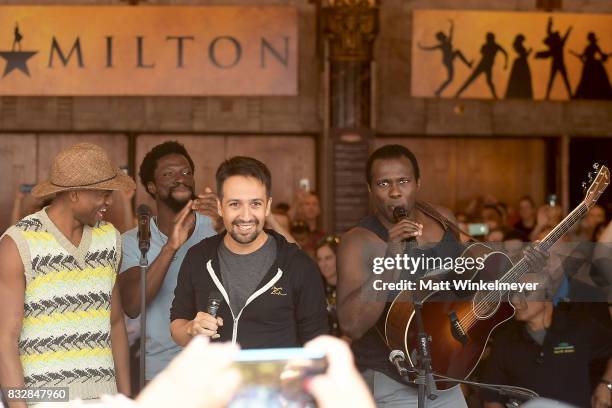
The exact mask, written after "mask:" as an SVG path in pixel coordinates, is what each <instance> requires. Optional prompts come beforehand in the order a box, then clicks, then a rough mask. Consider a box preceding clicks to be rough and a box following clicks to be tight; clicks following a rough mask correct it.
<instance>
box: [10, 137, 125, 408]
mask: <svg viewBox="0 0 612 408" xmlns="http://www.w3.org/2000/svg"><path fill="white" fill-rule="evenodd" d="M134 188H135V184H134V181H133V180H132V179H131V178H130V177H129V176H127V175H125V174H124V173H123V172H122V171H121V170H120V169H119V168H118V167H116V166H115V165H114V164H113V163H112V162H111V160H110V159H109V157H108V156H107V154H106V152H105V151H104V150H103V149H102V148H100V147H99V146H96V145H93V144H89V143H82V144H77V145H74V146H72V147H70V148H68V149H66V150H63V151H62V152H60V153H59V154H58V155H57V157H56V158H55V160H54V162H53V166H52V168H51V176H50V178H49V180H47V181H44V182H42V183H40V184H38V185H37V186H35V187H34V189H33V190H32V195H33V196H34V197H38V198H43V197H48V196H52V195H54V196H55V197H54V199H53V202H52V204H51V205H50V206H48V207H45V208H43V209H42V210H40V211H39V212H37V213H34V214H32V215H29V216H27V217H25V218H23V219H22V220H20V221H19V222H18V223H17V224H15V225H14V226H12V227H10V228H9V229H8V230H7V231H6V232H5V233H4V235H3V236H2V237H1V239H0V259H2V268H1V269H0V309H1V310H2V313H1V314H0V384H1V385H2V387H3V389H4V392H5V396H6V395H8V396H9V397H10V396H11V395H10V394H12V396H13V397H14V396H15V393H14V392H12V393H10V394H9V392H8V391H7V388H8V389H13V388H15V389H21V390H23V389H28V390H34V391H36V390H40V389H42V388H43V387H67V394H68V397H69V399H76V398H80V399H83V400H88V399H97V398H100V396H101V395H103V394H114V393H116V392H117V391H119V392H121V393H124V394H127V395H129V394H130V382H129V363H128V345H127V336H126V331H125V324H124V320H123V310H122V308H121V300H120V298H119V290H118V289H117V288H115V286H116V285H115V279H116V274H117V270H118V268H119V265H120V262H121V235H120V234H119V232H118V231H117V230H116V229H115V228H114V227H113V226H112V225H111V224H109V223H106V222H104V214H105V213H106V211H107V209H108V207H109V206H110V205H111V204H112V198H111V194H112V191H113V190H129V189H134ZM11 400H12V398H9V407H22V406H25V403H24V402H23V400H22V401H15V400H12V401H11ZM30 402H31V401H30Z"/></svg>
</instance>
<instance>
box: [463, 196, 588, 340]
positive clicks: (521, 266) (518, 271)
mask: <svg viewBox="0 0 612 408" xmlns="http://www.w3.org/2000/svg"><path fill="white" fill-rule="evenodd" d="M588 210H589V209H588V206H587V205H586V204H584V202H583V203H581V204H580V205H578V206H577V207H576V208H575V209H574V210H573V211H572V212H571V213H570V214H569V215H568V216H567V217H566V218H565V219H564V220H563V221H561V223H560V224H559V225H558V226H557V227H556V228H554V229H553V230H552V231H551V232H550V233H549V234H548V235H547V236H546V237H545V238H544V239H543V240H542V242H540V243H539V245H538V246H539V247H540V248H542V249H544V250H545V251H548V250H549V249H550V248H551V247H552V245H553V244H554V243H555V242H557V241H558V240H559V238H561V237H562V236H563V235H564V234H565V233H566V232H567V231H568V230H569V229H570V228H571V227H572V226H573V225H574V224H575V223H576V222H577V221H578V220H579V219H580V218H582V217H583V216H584V215H585V214H586V213H587V211H588ZM528 271H529V265H528V264H527V261H525V258H524V257H523V258H521V260H520V261H519V262H517V263H516V265H514V266H513V267H512V268H510V270H509V271H508V272H507V273H506V274H505V275H504V276H502V277H501V278H500V281H501V282H506V281H509V282H514V281H516V280H518V279H519V278H520V277H521V276H523V275H524V274H525V273H527V272H528ZM507 292H508V291H501V292H500V291H489V292H488V293H487V294H486V295H485V296H484V298H483V299H482V300H481V301H479V302H477V303H476V305H475V306H474V307H473V308H471V309H470V311H469V312H468V313H467V314H466V315H465V316H464V317H462V318H461V319H459V325H460V326H461V328H462V329H463V330H464V331H466V330H469V329H470V328H471V327H472V326H473V325H474V324H475V323H476V322H477V321H478V320H479V317H478V316H479V314H480V313H483V312H485V311H486V310H487V309H488V306H487V305H486V303H491V302H493V301H495V303H497V302H498V301H497V300H496V299H495V298H496V297H497V296H498V295H499V297H500V300H501V297H502V296H504V295H505V294H506V293H507ZM464 325H465V326H467V327H465V328H464V327H463V326H464Z"/></svg>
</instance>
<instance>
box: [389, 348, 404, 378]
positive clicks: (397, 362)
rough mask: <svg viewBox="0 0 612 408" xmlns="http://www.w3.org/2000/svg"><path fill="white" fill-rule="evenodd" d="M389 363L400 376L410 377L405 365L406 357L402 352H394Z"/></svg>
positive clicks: (390, 355)
mask: <svg viewBox="0 0 612 408" xmlns="http://www.w3.org/2000/svg"><path fill="white" fill-rule="evenodd" d="M389 361H390V362H391V364H393V365H394V366H395V368H396V369H397V373H398V374H399V375H400V376H402V377H404V376H406V375H408V370H407V369H406V367H404V365H403V364H404V363H405V362H406V356H405V355H404V352H403V351H402V350H393V351H392V352H391V353H390V354H389Z"/></svg>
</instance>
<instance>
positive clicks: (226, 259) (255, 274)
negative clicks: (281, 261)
mask: <svg viewBox="0 0 612 408" xmlns="http://www.w3.org/2000/svg"><path fill="white" fill-rule="evenodd" d="M217 252H218V254H219V266H220V268H221V279H223V286H224V287H225V290H226V291H227V293H228V296H229V300H230V306H231V309H232V312H233V314H234V316H237V315H238V313H240V310H241V309H242V308H243V307H244V305H245V304H246V301H247V299H248V298H249V296H251V295H252V294H253V293H254V292H255V290H256V289H257V286H259V283H260V282H261V280H262V279H263V277H264V276H265V275H266V273H267V272H268V270H269V269H270V267H271V266H272V265H273V264H274V261H275V259H276V241H275V240H274V238H272V237H271V236H270V235H268V239H267V241H266V243H265V244H264V245H263V246H262V247H261V248H259V249H258V250H257V251H255V252H252V253H250V254H246V255H240V254H235V253H233V252H232V251H230V250H229V249H228V248H227V247H226V246H225V243H224V242H222V244H221V245H219V249H218V250H217Z"/></svg>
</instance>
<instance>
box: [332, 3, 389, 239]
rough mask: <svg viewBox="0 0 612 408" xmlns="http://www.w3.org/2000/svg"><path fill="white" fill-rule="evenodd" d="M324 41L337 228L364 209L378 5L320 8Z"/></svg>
mask: <svg viewBox="0 0 612 408" xmlns="http://www.w3.org/2000/svg"><path fill="white" fill-rule="evenodd" d="M320 18H321V27H322V30H323V33H324V38H325V40H326V41H327V47H326V48H327V50H329V52H328V53H327V58H328V64H327V67H328V86H327V87H326V89H327V91H328V93H327V95H326V99H327V101H328V103H326V106H327V109H328V111H327V112H326V116H327V118H328V120H327V121H326V122H327V124H328V126H329V128H327V129H326V132H325V133H326V134H327V135H328V143H326V145H327V148H328V149H329V150H328V153H327V155H326V156H327V157H328V158H329V160H330V162H328V163H326V166H329V170H330V172H328V174H329V173H331V182H330V183H329V185H328V187H327V189H328V190H327V193H328V194H326V196H327V197H329V198H330V199H331V206H330V207H329V209H330V210H331V214H332V217H331V230H332V231H334V232H336V233H342V232H344V231H346V230H347V229H349V228H350V227H352V226H354V225H355V224H356V223H357V222H358V221H359V220H360V219H361V218H362V217H364V216H365V215H366V214H367V213H368V210H369V205H368V190H367V186H366V182H365V166H366V161H367V157H368V154H369V152H370V147H371V144H372V138H373V132H372V117H371V106H372V48H373V44H374V39H375V38H376V34H377V32H378V4H377V3H375V2H372V1H367V0H337V1H331V2H329V3H326V4H323V5H322V7H321V14H320Z"/></svg>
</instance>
